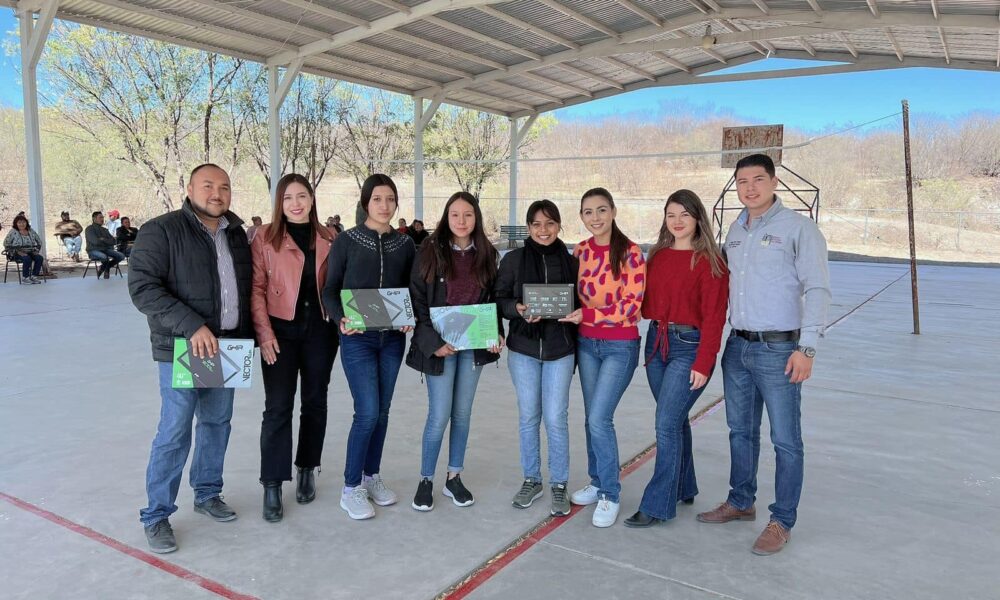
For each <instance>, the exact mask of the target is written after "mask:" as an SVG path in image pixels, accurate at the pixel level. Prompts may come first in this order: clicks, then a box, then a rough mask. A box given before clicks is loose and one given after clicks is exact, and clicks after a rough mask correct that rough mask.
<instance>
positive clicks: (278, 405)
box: [250, 173, 340, 522]
mask: <svg viewBox="0 0 1000 600" xmlns="http://www.w3.org/2000/svg"><path fill="white" fill-rule="evenodd" d="M335 235H336V234H335V233H334V232H332V231H331V230H330V229H328V228H326V227H323V226H322V225H321V224H320V222H319V218H318V217H317V214H316V198H315V195H314V194H313V190H312V186H310V185H309V181H308V180H307V179H306V178H305V177H303V176H302V175H297V174H294V173H293V174H289V175H285V176H284V177H282V178H281V180H280V181H279V182H278V189H277V193H276V195H275V202H274V213H273V215H272V217H271V223H269V224H267V225H264V226H262V227H261V228H260V230H258V231H257V235H255V236H254V240H253V243H252V244H251V250H252V252H253V293H252V295H251V298H250V307H251V312H252V315H253V324H254V329H255V330H256V332H257V342H258V344H259V345H260V359H261V360H260V362H261V373H262V375H263V377H264V419H263V423H261V429H260V482H261V484H263V486H264V512H263V515H264V520H265V521H270V522H277V521H280V520H281V518H282V516H283V507H282V504H281V484H282V483H283V482H285V481H291V479H292V413H293V410H294V405H295V388H296V387H297V384H298V380H299V379H301V381H302V406H301V416H300V417H299V444H298V451H297V453H296V456H295V466H296V467H297V470H298V478H297V485H296V489H295V499H296V501H298V503H299V504H307V503H309V502H312V500H313V499H314V498H315V497H316V485H315V479H314V474H313V471H314V469H316V468H317V467H319V465H320V456H321V454H322V453H323V438H324V437H325V435H326V392H327V386H328V385H329V383H330V370H331V369H332V368H333V360H334V358H336V356H337V349H338V347H339V345H340V340H339V338H338V337H337V336H338V334H337V328H336V326H335V325H331V324H330V323H329V322H328V321H327V317H326V313H325V312H324V310H323V303H322V302H321V300H320V293H321V292H322V290H323V284H324V283H325V282H326V271H327V257H328V256H329V254H330V247H331V246H332V244H333V238H334V236H335Z"/></svg>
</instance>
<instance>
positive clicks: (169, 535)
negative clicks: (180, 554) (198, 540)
mask: <svg viewBox="0 0 1000 600" xmlns="http://www.w3.org/2000/svg"><path fill="white" fill-rule="evenodd" d="M145 529H146V541H147V542H148V543H149V549H150V550H152V551H153V552H155V553H157V554H167V553H168V552H173V551H175V550H177V539H176V538H174V530H173V528H172V527H171V526H170V521H168V520H166V519H164V520H162V521H158V522H156V523H153V524H152V525H149V526H147V527H145Z"/></svg>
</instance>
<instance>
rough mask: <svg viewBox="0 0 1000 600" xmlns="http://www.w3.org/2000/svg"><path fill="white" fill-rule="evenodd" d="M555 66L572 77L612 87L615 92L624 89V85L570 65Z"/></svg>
mask: <svg viewBox="0 0 1000 600" xmlns="http://www.w3.org/2000/svg"><path fill="white" fill-rule="evenodd" d="M556 66H557V67H559V68H560V69H562V70H564V71H569V72H570V73H573V74H574V75H578V76H580V77H586V78H587V79H593V80H594V81H597V82H599V83H603V84H604V85H606V86H608V87H613V88H615V89H616V90H623V89H625V86H624V85H622V84H620V83H618V82H617V81H615V80H614V79H610V78H608V77H605V76H603V75H597V74H595V73H590V72H588V71H584V70H583V69H578V68H577V67H574V66H572V65H567V64H559V65H556Z"/></svg>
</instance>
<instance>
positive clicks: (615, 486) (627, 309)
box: [561, 188, 646, 527]
mask: <svg viewBox="0 0 1000 600" xmlns="http://www.w3.org/2000/svg"><path fill="white" fill-rule="evenodd" d="M616 214H617V210H616V209H615V201H614V199H612V198H611V193H610V192H608V190H606V189H604V188H594V189H592V190H588V191H587V192H585V193H584V194H583V199H582V200H581V201H580V219H581V220H582V221H583V224H584V225H586V226H587V230H589V231H590V233H591V234H593V237H591V238H590V239H588V240H585V241H583V242H580V243H579V244H577V245H576V248H574V250H573V256H575V257H576V258H577V259H578V260H579V261H580V271H579V275H578V277H577V290H576V291H577V295H578V296H579V298H580V306H582V308H580V309H577V310H576V311H574V312H572V313H570V314H569V315H568V316H566V317H565V318H563V319H561V320H562V321H566V322H571V323H576V324H578V325H579V326H580V330H579V338H578V340H577V350H576V358H577V363H578V364H579V365H580V386H581V387H582V388H583V410H584V420H585V426H586V428H587V429H586V432H587V473H588V474H589V475H590V483H589V484H588V485H586V486H584V487H583V489H580V490H577V491H576V492H574V493H573V495H572V496H571V497H570V501H571V502H573V504H580V505H586V504H594V503H597V508H595V509H594V515H593V518H592V520H591V522H592V523H593V524H594V526H595V527H610V526H612V525H614V523H615V521H616V520H617V519H618V498H619V494H620V492H621V484H620V483H619V480H618V469H619V462H618V438H617V436H616V435H615V423H614V417H615V409H617V408H618V402H619V401H621V399H622V394H624V393H625V389H626V388H628V385H629V383H630V382H631V381H632V375H633V374H634V373H635V368H636V367H637V366H638V365H639V327H638V325H639V320H640V319H641V318H642V317H641V315H640V309H641V307H642V294H643V289H644V287H645V285H646V261H645V260H644V259H643V258H642V250H641V249H639V246H636V245H635V244H634V243H633V242H632V241H631V240H629V239H628V238H627V237H626V236H625V234H624V233H622V232H621V230H620V229H618V225H617V224H616V223H615V215H616Z"/></svg>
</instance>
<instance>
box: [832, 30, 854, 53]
mask: <svg viewBox="0 0 1000 600" xmlns="http://www.w3.org/2000/svg"><path fill="white" fill-rule="evenodd" d="M837 37H838V38H839V39H840V41H841V43H843V44H844V47H846V48H847V51H848V52H850V53H851V56H853V57H854V58H857V57H858V49H857V48H856V47H855V46H854V44H852V43H851V40H849V39H847V33H846V32H843V31H838V32H837Z"/></svg>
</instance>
